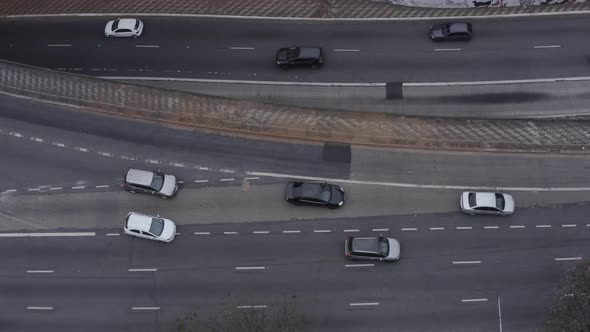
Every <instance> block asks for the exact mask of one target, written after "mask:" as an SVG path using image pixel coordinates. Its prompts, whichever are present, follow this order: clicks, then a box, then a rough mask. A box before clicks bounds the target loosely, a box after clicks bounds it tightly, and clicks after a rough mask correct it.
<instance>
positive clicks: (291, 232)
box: [283, 230, 301, 234]
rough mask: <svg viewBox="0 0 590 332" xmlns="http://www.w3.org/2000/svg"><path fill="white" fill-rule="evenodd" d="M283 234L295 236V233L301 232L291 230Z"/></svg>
mask: <svg viewBox="0 0 590 332" xmlns="http://www.w3.org/2000/svg"><path fill="white" fill-rule="evenodd" d="M283 233H284V234H296V233H301V231H298V230H292V231H283Z"/></svg>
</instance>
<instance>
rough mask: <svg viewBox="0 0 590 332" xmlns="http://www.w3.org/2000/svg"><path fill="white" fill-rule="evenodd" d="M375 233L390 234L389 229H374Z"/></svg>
mask: <svg viewBox="0 0 590 332" xmlns="http://www.w3.org/2000/svg"><path fill="white" fill-rule="evenodd" d="M373 232H389V228H373Z"/></svg>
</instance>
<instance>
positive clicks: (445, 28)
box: [441, 24, 451, 35]
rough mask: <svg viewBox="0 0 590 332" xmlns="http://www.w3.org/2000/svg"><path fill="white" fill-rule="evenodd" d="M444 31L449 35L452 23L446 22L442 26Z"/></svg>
mask: <svg viewBox="0 0 590 332" xmlns="http://www.w3.org/2000/svg"><path fill="white" fill-rule="evenodd" d="M441 30H442V32H443V34H445V35H448V34H449V33H450V32H451V25H450V24H445V25H443V26H442V29H441Z"/></svg>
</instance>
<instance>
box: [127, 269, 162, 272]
mask: <svg viewBox="0 0 590 332" xmlns="http://www.w3.org/2000/svg"><path fill="white" fill-rule="evenodd" d="M128 271H129V272H157V271H158V269H129V270H128Z"/></svg>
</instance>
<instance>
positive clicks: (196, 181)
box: [194, 180, 209, 183]
mask: <svg viewBox="0 0 590 332" xmlns="http://www.w3.org/2000/svg"><path fill="white" fill-rule="evenodd" d="M194 182H195V183H205V182H209V180H195V181H194Z"/></svg>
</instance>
